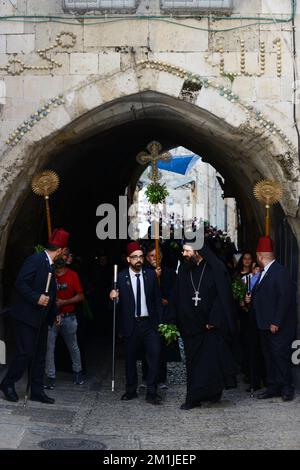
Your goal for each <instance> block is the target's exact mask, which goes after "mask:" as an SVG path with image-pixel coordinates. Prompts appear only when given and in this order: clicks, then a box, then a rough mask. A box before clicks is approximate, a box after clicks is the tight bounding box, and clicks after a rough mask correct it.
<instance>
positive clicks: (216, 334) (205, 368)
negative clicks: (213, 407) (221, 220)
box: [171, 244, 238, 410]
mask: <svg viewBox="0 0 300 470" xmlns="http://www.w3.org/2000/svg"><path fill="white" fill-rule="evenodd" d="M183 258H184V262H183V263H182V264H181V266H180V268H179V271H178V279H177V285H176V287H175V289H174V295H173V300H172V303H171V309H172V311H173V315H174V313H175V316H176V323H177V325H178V328H179V330H180V333H181V337H182V339H183V343H184V349H185V356H186V371H187V392H186V401H185V403H183V404H182V405H181V409H183V410H189V409H191V408H194V407H196V406H200V405H201V402H202V401H211V402H218V401H219V400H220V399H221V396H222V392H223V389H224V388H233V387H235V386H236V378H235V375H236V373H237V371H238V367H237V362H236V360H235V357H234V354H233V349H234V348H233V343H234V341H233V340H234V338H235V332H236V321H235V315H234V305H233V300H232V295H231V288H230V285H231V284H230V280H229V275H228V273H227V270H226V267H225V265H224V264H223V263H222V261H220V260H218V258H217V257H216V256H215V255H214V254H213V253H212V252H211V251H210V250H209V248H208V247H207V246H206V245H204V246H203V247H202V248H201V250H194V249H193V247H192V245H191V244H190V245H189V244H185V245H184V246H183Z"/></svg>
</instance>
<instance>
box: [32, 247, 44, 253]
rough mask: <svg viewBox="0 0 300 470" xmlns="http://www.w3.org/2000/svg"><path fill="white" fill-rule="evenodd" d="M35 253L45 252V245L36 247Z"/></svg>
mask: <svg viewBox="0 0 300 470" xmlns="http://www.w3.org/2000/svg"><path fill="white" fill-rule="evenodd" d="M34 251H35V253H42V252H43V251H45V247H44V246H43V245H35V247H34Z"/></svg>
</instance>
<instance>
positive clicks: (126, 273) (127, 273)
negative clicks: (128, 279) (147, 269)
mask: <svg viewBox="0 0 300 470" xmlns="http://www.w3.org/2000/svg"><path fill="white" fill-rule="evenodd" d="M126 275H129V271H128V268H125V269H122V271H120V272H119V274H118V277H119V278H122V277H125V276H126Z"/></svg>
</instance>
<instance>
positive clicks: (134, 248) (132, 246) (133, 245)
mask: <svg viewBox="0 0 300 470" xmlns="http://www.w3.org/2000/svg"><path fill="white" fill-rule="evenodd" d="M137 250H139V251H143V250H142V247H141V245H140V244H139V242H130V243H128V245H127V249H126V251H127V256H130V255H131V253H133V252H134V251H137Z"/></svg>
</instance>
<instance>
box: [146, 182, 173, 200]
mask: <svg viewBox="0 0 300 470" xmlns="http://www.w3.org/2000/svg"><path fill="white" fill-rule="evenodd" d="M145 194H146V197H147V199H148V201H149V202H150V204H159V203H160V202H164V201H165V199H166V197H167V196H168V195H169V192H168V190H167V188H166V184H165V183H164V184H160V183H150V184H149V186H147V189H146V191H145Z"/></svg>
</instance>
